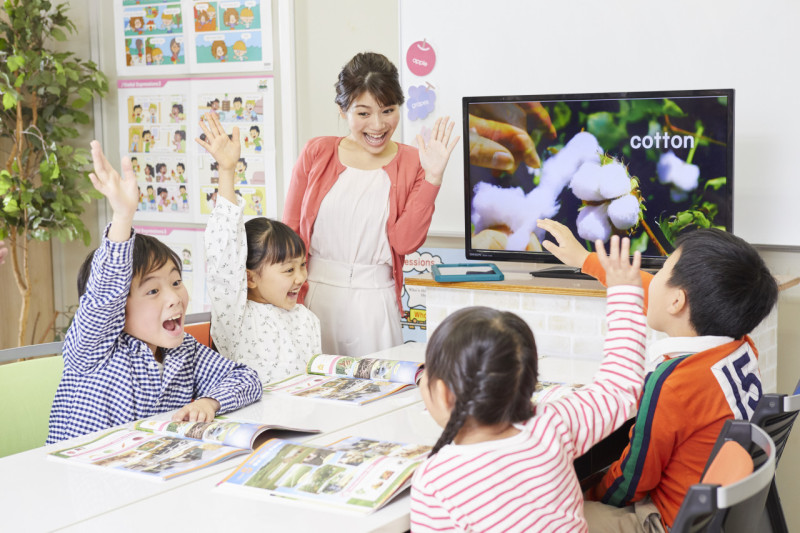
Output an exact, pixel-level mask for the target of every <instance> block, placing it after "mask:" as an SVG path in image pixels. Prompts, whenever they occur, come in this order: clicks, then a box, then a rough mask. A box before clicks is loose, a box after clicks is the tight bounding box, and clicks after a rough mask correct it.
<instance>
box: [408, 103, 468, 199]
mask: <svg viewBox="0 0 800 533" xmlns="http://www.w3.org/2000/svg"><path fill="white" fill-rule="evenodd" d="M454 125H455V122H453V121H451V120H450V117H444V118H442V117H439V118H437V119H436V123H435V124H434V125H433V132H432V133H431V138H430V141H428V143H427V144H426V143H425V140H424V139H423V138H422V135H419V134H418V135H417V146H418V147H419V163H420V165H422V168H423V169H424V170H425V179H426V180H428V181H429V182H430V183H432V184H433V185H441V184H442V176H444V169H445V168H446V167H447V161H448V160H449V159H450V154H451V153H453V148H455V147H456V144H457V143H458V140H459V139H460V138H461V137H459V136H458V135H456V137H455V138H454V139H453V140H450V136H451V134H452V133H453V126H454Z"/></svg>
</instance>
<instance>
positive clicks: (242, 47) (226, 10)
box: [114, 0, 273, 77]
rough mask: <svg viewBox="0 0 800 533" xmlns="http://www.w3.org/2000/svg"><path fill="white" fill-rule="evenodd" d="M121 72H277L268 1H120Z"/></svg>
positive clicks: (117, 0)
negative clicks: (275, 70) (274, 62)
mask: <svg viewBox="0 0 800 533" xmlns="http://www.w3.org/2000/svg"><path fill="white" fill-rule="evenodd" d="M114 20H115V23H116V25H117V30H116V31H115V36H116V39H115V40H116V52H117V54H116V55H117V61H116V63H117V75H118V76H120V77H125V76H142V75H153V74H155V75H158V74H162V75H163V74H166V73H168V74H169V75H171V76H172V75H176V74H185V73H192V74H207V73H228V72H231V73H232V72H253V71H264V70H272V68H273V64H272V61H273V50H272V7H271V2H270V1H269V0H221V1H207V0H204V1H197V0H175V1H172V2H165V1H154V0H115V2H114Z"/></svg>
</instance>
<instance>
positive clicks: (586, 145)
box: [559, 131, 603, 163]
mask: <svg viewBox="0 0 800 533" xmlns="http://www.w3.org/2000/svg"><path fill="white" fill-rule="evenodd" d="M564 152H566V153H567V154H569V155H570V156H572V157H574V158H575V159H578V160H580V161H581V162H584V161H597V162H598V163H599V162H600V154H601V153H602V152H603V149H602V148H600V143H598V142H597V137H595V136H594V135H592V134H591V133H589V132H588V131H582V132H580V133H577V134H575V136H574V137H572V139H570V140H569V142H567V144H566V146H564V148H563V149H562V150H561V152H559V153H564Z"/></svg>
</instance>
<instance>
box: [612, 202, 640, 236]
mask: <svg viewBox="0 0 800 533" xmlns="http://www.w3.org/2000/svg"><path fill="white" fill-rule="evenodd" d="M608 218H609V220H611V223H612V224H614V227H615V228H618V229H628V228H632V227H633V226H635V225H636V222H638V220H639V200H637V199H636V197H635V196H633V195H632V194H626V195H625V196H622V197H621V198H617V199H616V200H614V201H613V202H611V203H610V204H608Z"/></svg>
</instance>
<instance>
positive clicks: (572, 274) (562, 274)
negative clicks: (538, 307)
mask: <svg viewBox="0 0 800 533" xmlns="http://www.w3.org/2000/svg"><path fill="white" fill-rule="evenodd" d="M531 276H533V277H535V278H569V279H595V278H594V277H592V276H590V275H589V274H584V273H583V272H581V269H580V268H578V267H571V266H564V265H562V266H555V267H549V268H543V269H541V270H534V271H533V272H531Z"/></svg>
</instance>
